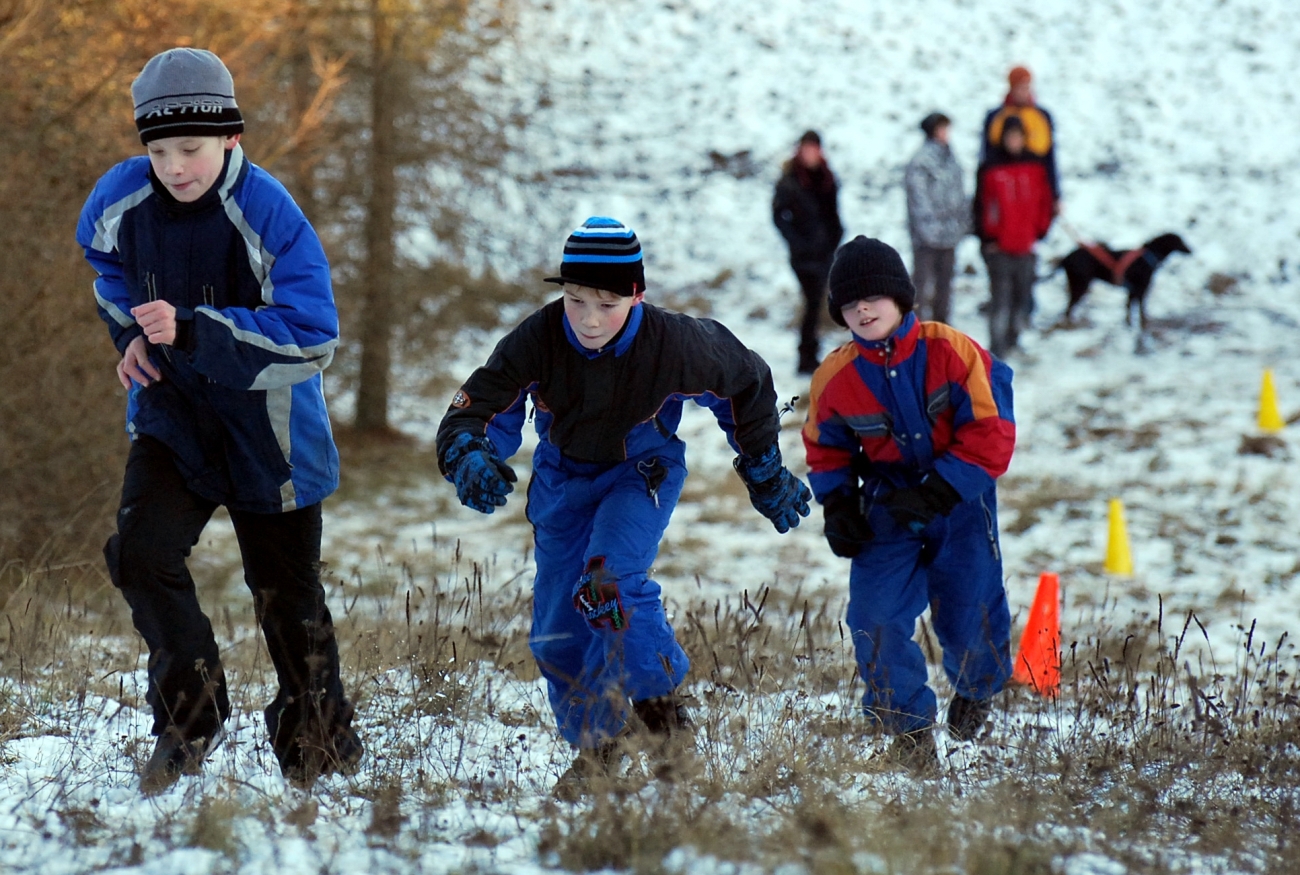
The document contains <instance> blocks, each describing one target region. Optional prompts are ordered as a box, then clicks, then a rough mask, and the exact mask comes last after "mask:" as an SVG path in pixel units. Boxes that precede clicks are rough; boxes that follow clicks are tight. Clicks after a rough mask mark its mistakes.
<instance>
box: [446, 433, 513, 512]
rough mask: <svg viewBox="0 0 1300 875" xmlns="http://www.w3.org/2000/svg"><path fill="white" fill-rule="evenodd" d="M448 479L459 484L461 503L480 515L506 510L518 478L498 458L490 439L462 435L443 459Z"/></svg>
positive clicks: (458, 493) (448, 449) (457, 486)
mask: <svg viewBox="0 0 1300 875" xmlns="http://www.w3.org/2000/svg"><path fill="white" fill-rule="evenodd" d="M442 465H443V468H444V470H446V472H447V479H448V480H450V481H451V482H452V483H454V484H456V497H457V498H459V499H460V503H461V504H463V505H465V506H466V507H468V508H470V509H471V510H476V511H478V512H479V513H492V511H494V510H496V509H497V508H498V507H504V506H505V503H506V496H507V495H509V494H510V493H511V492H513V491H514V488H515V487H514V483H515V480H517V479H518V478H517V477H515V472H514V471H512V470H511V469H510V466H509V465H507V464H506V463H505V462H503V461H501V459H500V458H498V457H497V451H496V448H495V447H493V446H492V441H490V440H488V439H487V438H486V437H474V436H473V435H472V434H470V433H469V432H461V433H460V434H458V435H456V439H455V440H454V441H452V444H451V446H450V447H448V448H447V453H446V455H445V456H443V459H442Z"/></svg>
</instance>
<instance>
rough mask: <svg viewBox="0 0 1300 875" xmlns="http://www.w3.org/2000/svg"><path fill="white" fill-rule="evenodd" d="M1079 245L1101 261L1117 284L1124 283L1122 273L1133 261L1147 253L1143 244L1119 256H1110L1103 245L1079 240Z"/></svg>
mask: <svg viewBox="0 0 1300 875" xmlns="http://www.w3.org/2000/svg"><path fill="white" fill-rule="evenodd" d="M1079 245H1080V246H1082V247H1083V248H1084V249H1086V250H1087V251H1088V254H1089V255H1091V256H1092V257H1093V258H1095V259H1097V260H1098V261H1100V262H1101V264H1102V267H1104V268H1106V269H1107V270H1109V271H1110V275H1111V276H1112V277H1114V280H1113V282H1114V283H1115V285H1117V286H1122V285H1124V274H1125V273H1127V272H1128V269H1129V268H1130V267H1132V266H1133V262H1135V261H1137V260H1138V259H1139V258H1141V257H1142V256H1144V255H1146V254H1147V248H1146V247H1145V246H1139V247H1138V248H1137V249H1130V250H1129V251H1128V252H1125V253H1124V254H1123V255H1121V256H1120V257H1119V258H1112V257H1111V254H1110V253H1109V252H1107V251H1106V249H1105V247H1103V246H1100V245H1098V244H1096V243H1084V242H1082V241H1080V244H1079Z"/></svg>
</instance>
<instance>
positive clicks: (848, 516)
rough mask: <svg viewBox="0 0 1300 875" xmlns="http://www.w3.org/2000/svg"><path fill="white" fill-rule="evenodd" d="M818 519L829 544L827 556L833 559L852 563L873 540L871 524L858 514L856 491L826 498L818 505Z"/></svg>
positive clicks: (858, 499)
mask: <svg viewBox="0 0 1300 875" xmlns="http://www.w3.org/2000/svg"><path fill="white" fill-rule="evenodd" d="M822 515H823V516H824V517H825V521H826V526H825V528H824V529H823V531H824V532H825V534H826V543H827V544H830V546H831V552H832V553H834V554H835V555H836V556H840V557H843V558H844V559H852V558H853V557H854V556H857V555H858V554H859V553H861V552H862V548H863V547H865V546H867V544H868V543H870V541H871V539H872V538H873V537H875V533H874V532H872V531H871V523H869V522H867V518H866V516H865V515H864V514H863V513H862V500H861V498H860V497H859V496H858V494H857V492H856V491H854V492H853V493H852V494H849V493H843V492H837V493H835V494H834V495H831V496H829V497H828V498H827V499H826V503H825V504H823V505H822Z"/></svg>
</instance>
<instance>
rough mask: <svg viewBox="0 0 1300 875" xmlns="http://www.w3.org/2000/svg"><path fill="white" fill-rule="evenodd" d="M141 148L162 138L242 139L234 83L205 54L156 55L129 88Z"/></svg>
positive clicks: (171, 52)
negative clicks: (240, 137)
mask: <svg viewBox="0 0 1300 875" xmlns="http://www.w3.org/2000/svg"><path fill="white" fill-rule="evenodd" d="M131 98H132V100H133V101H134V102H135V126H136V128H137V129H138V130H139V131H140V142H142V143H149V142H151V141H153V140H158V139H161V138H163V137H220V136H225V135H228V134H238V133H242V132H243V130H244V117H243V116H242V115H240V112H239V104H237V103H235V80H234V79H232V78H231V76H230V71H229V70H227V69H226V65H225V64H223V63H221V59H220V58H218V57H217V56H216V55H214V54H212V52H209V51H207V50H206V49H188V48H178V49H168V50H167V51H165V52H163V53H161V54H158V55H154V56H153V57H152V58H150V59H149V63H147V64H145V65H144V69H143V70H141V71H140V75H139V76H137V77H136V79H135V81H134V82H132V83H131Z"/></svg>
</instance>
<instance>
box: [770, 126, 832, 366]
mask: <svg viewBox="0 0 1300 875" xmlns="http://www.w3.org/2000/svg"><path fill="white" fill-rule="evenodd" d="M838 193H839V184H838V182H837V181H836V179H835V174H834V173H832V172H831V169H830V167H829V166H827V164H826V156H825V155H823V154H822V141H821V137H820V136H818V134H817V132H816V131H807V132H805V133H804V135H803V136H802V137H800V138H799V145H798V148H797V149H796V150H795V153H794V155H793V156H792V157H791V158H790V160H789V161H786V162H785V164H784V165H783V166H782V168H781V179H780V180H779V181H778V182H777V184H776V194H775V195H774V196H773V198H772V221H773V222H775V223H776V227H777V230H778V231H780V232H781V236H782V237H784V238H785V242H786V243H787V244H788V245H789V247H790V266H791V267H792V268H794V273H795V276H796V277H798V278H799V287H800V289H802V291H803V297H804V310H803V322H802V324H801V325H800V329H799V373H801V374H811V373H812V372H813V371H814V370H816V368H817V363H818V361H819V360H820V358H821V356H820V350H819V343H818V338H817V323H818V320H819V319H820V318H821V312H822V307H823V305H824V304H825V301H826V277H827V275H828V274H829V273H830V270H831V261H832V260H833V259H834V258H835V250H836V248H837V247H838V246H839V245H840V238H841V237H843V236H844V226H843V225H842V224H841V223H840V214H839V205H838Z"/></svg>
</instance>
